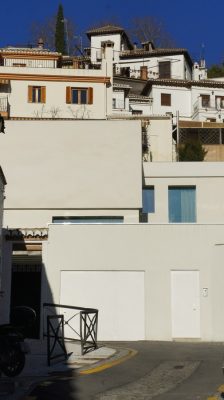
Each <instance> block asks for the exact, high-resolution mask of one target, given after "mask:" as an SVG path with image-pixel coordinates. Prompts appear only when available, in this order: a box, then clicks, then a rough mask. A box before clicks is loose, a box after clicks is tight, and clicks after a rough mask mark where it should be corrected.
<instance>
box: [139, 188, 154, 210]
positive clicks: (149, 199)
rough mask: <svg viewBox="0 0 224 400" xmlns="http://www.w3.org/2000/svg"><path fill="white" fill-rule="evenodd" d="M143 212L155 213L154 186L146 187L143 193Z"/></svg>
mask: <svg viewBox="0 0 224 400" xmlns="http://www.w3.org/2000/svg"><path fill="white" fill-rule="evenodd" d="M142 212H143V213H144V214H148V213H154V212H155V190H154V186H145V187H144V188H143V192H142Z"/></svg>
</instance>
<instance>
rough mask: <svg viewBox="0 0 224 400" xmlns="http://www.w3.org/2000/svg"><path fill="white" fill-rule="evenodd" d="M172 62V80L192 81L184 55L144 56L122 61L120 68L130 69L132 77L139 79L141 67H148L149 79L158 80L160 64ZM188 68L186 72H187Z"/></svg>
mask: <svg viewBox="0 0 224 400" xmlns="http://www.w3.org/2000/svg"><path fill="white" fill-rule="evenodd" d="M162 61H170V62H171V78H172V79H190V68H189V66H188V64H187V63H186V60H185V58H184V55H182V54H178V55H167V56H150V54H149V55H147V56H144V57H142V58H141V57H138V58H136V57H133V58H131V57H130V58H128V60H125V59H121V60H120V61H119V67H122V68H123V67H130V76H131V77H132V76H133V77H136V78H139V71H140V67H141V66H147V67H148V78H149V79H154V78H155V79H157V78H159V67H158V65H159V62H162ZM185 68H186V71H185Z"/></svg>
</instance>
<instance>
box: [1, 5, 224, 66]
mask: <svg viewBox="0 0 224 400" xmlns="http://www.w3.org/2000/svg"><path fill="white" fill-rule="evenodd" d="M59 2H60V1H59V0H19V1H18V0H6V1H3V0H2V2H1V3H2V4H1V33H0V46H1V47H2V46H6V45H21V44H26V43H30V42H31V37H30V26H31V23H32V22H34V21H36V22H40V23H43V22H44V21H45V20H46V19H47V18H49V17H51V16H52V15H54V14H56V13H57V9H58V5H59ZM61 3H62V5H63V9H64V16H65V18H66V17H67V18H69V19H71V20H73V22H74V24H75V25H76V27H77V34H82V35H83V38H84V36H85V31H86V30H87V29H88V28H89V27H90V26H91V25H93V24H94V23H96V22H97V21H102V20H106V19H109V18H110V16H112V17H116V18H117V19H118V21H119V24H120V25H122V26H123V27H124V28H125V27H128V26H129V24H130V21H131V19H132V18H134V17H141V16H144V15H151V16H154V17H156V18H158V19H160V20H161V21H162V22H163V24H164V25H165V27H166V30H167V31H168V32H169V33H170V34H171V35H172V37H173V38H174V39H175V41H176V43H177V46H178V47H183V48H186V49H188V51H189V53H190V55H191V57H192V58H193V60H195V61H198V59H199V58H200V55H201V52H202V46H204V54H205V59H206V63H207V66H210V65H212V64H215V63H222V62H223V61H224V45H223V29H222V27H223V23H224V22H223V19H224V0H214V1H213V2H212V1H211V0H188V1H186V2H182V1H181V0H95V1H94V0H85V1H84V0H83V1H77V0H61Z"/></svg>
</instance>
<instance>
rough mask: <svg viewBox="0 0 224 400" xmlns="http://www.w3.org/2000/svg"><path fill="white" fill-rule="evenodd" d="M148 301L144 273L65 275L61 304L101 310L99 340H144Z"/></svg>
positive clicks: (105, 272) (63, 276)
mask: <svg viewBox="0 0 224 400" xmlns="http://www.w3.org/2000/svg"><path fill="white" fill-rule="evenodd" d="M144 302H145V300H144V272H143V271H62V272H61V296H60V303H61V304H66V305H72V306H79V307H80V306H81V307H90V308H97V309H98V310H99V322H98V340H144V339H145V324H144V319H145V309H144ZM67 313H68V311H67ZM65 334H66V332H65Z"/></svg>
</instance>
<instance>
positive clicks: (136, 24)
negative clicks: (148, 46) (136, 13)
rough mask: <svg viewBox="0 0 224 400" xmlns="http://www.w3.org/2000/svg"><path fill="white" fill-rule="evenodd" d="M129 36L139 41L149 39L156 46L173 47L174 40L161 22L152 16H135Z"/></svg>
mask: <svg viewBox="0 0 224 400" xmlns="http://www.w3.org/2000/svg"><path fill="white" fill-rule="evenodd" d="M129 31H130V36H131V37H133V39H134V40H135V39H137V41H139V42H140V43H142V42H146V41H151V42H153V43H154V45H155V46H156V47H160V48H168V47H175V41H174V39H173V38H172V37H171V35H170V34H169V33H168V32H167V31H166V29H165V27H164V25H163V23H162V22H161V21H160V20H158V19H157V18H155V17H153V16H150V15H148V16H144V17H136V18H134V19H133V20H132V22H131V28H130V30H129Z"/></svg>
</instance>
